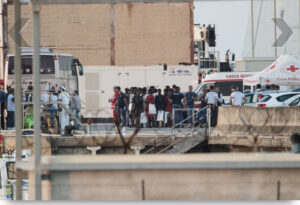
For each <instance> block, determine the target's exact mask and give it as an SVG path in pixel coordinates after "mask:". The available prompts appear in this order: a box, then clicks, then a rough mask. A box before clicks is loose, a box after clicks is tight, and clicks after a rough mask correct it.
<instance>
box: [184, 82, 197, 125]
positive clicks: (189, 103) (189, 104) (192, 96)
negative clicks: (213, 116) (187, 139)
mask: <svg viewBox="0 0 300 205" xmlns="http://www.w3.org/2000/svg"><path fill="white" fill-rule="evenodd" d="M195 100H197V94H196V93H194V92H193V86H191V85H190V86H189V91H188V92H186V93H185V98H184V101H185V103H186V108H188V109H194V106H195V102H194V101H195ZM192 114H193V110H188V111H187V117H188V123H189V124H191V123H192V119H193V118H192Z"/></svg>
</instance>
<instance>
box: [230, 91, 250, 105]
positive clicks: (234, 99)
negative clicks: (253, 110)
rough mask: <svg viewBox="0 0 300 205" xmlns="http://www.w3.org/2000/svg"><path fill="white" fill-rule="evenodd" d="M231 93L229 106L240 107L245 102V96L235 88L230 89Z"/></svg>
mask: <svg viewBox="0 0 300 205" xmlns="http://www.w3.org/2000/svg"><path fill="white" fill-rule="evenodd" d="M231 91H232V93H231V96H230V98H229V103H230V105H233V106H242V105H244V104H245V103H246V102H247V99H246V98H245V95H244V94H243V93H242V92H240V91H238V90H237V89H236V87H232V89H231Z"/></svg>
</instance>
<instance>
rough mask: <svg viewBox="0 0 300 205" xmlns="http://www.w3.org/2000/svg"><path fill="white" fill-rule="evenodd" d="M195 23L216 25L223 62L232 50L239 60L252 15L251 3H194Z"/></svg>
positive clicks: (217, 48) (218, 47) (218, 45)
mask: <svg viewBox="0 0 300 205" xmlns="http://www.w3.org/2000/svg"><path fill="white" fill-rule="evenodd" d="M194 6H195V9H194V23H195V24H197V23H201V24H216V38H217V39H216V43H217V46H216V50H217V51H220V55H221V60H224V56H225V52H226V50H227V49H230V50H231V52H233V53H235V54H236V56H237V58H240V57H241V55H242V48H243V45H244V39H245V34H246V31H247V30H246V28H247V25H248V19H249V15H250V1H212V2H207V1H201V2H199V1H196V0H195V2H194Z"/></svg>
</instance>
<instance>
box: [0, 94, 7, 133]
mask: <svg viewBox="0 0 300 205" xmlns="http://www.w3.org/2000/svg"><path fill="white" fill-rule="evenodd" d="M6 99H7V93H5V92H4V91H3V89H1V90H0V106H1V109H0V111H1V113H0V114H1V119H0V120H1V124H0V125H1V129H2V130H3V129H5V121H4V109H5V103H6Z"/></svg>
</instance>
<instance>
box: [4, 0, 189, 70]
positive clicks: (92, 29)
mask: <svg viewBox="0 0 300 205" xmlns="http://www.w3.org/2000/svg"><path fill="white" fill-rule="evenodd" d="M177 2H178V3H163V2H162V3H151V4H150V3H128V4H114V5H113V4H81V5H79V4H76V5H75V4H74V5H42V9H41V46H43V47H51V48H54V50H55V51H56V52H62V53H70V54H73V55H74V56H76V57H78V58H79V59H80V60H81V61H82V63H83V64H84V65H157V64H163V63H167V64H169V65H170V64H172V65H177V64H179V63H180V62H185V63H191V62H193V35H194V33H193V1H192V0H191V1H190V2H187V1H182V2H181V1H177ZM6 9H7V18H5V16H4V24H6V23H7V24H6V27H7V29H6V30H7V33H8V35H7V34H4V40H5V41H6V45H7V47H6V48H5V50H4V53H11V52H13V51H14V42H13V38H12V36H13V35H11V33H13V32H11V30H12V28H13V25H14V7H13V5H12V4H10V3H9V4H8V5H7V8H6V6H4V10H6ZM5 13H6V11H4V15H5ZM31 15H32V14H31V7H30V5H28V4H24V5H22V19H23V20H22V30H21V35H22V38H23V39H24V40H22V43H23V45H22V46H32V43H33V40H32V29H33V27H32V20H31V18H32V16H31ZM4 28H5V26H4Z"/></svg>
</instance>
